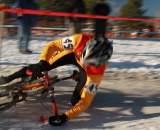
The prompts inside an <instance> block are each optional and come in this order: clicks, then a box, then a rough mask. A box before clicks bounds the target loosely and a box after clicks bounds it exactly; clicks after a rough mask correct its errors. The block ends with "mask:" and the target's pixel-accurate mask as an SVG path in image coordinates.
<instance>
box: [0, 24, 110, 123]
mask: <svg viewBox="0 0 160 130" xmlns="http://www.w3.org/2000/svg"><path fill="white" fill-rule="evenodd" d="M97 26H98V25H97ZM102 31H103V32H104V33H105V31H104V30H102ZM97 33H98V34H97ZM112 53H113V47H112V42H110V41H108V39H107V38H105V35H104V34H103V33H102V34H99V31H96V30H95V36H92V35H90V34H86V33H80V34H75V35H71V36H68V37H64V38H61V39H57V40H54V41H51V42H50V43H48V44H47V46H46V47H45V48H44V50H43V51H42V53H41V55H40V61H39V62H38V63H36V64H31V65H29V66H26V67H23V68H22V69H21V70H19V71H17V72H15V73H13V74H11V75H9V76H6V77H1V78H0V84H5V83H8V82H10V81H12V80H14V79H16V78H19V77H27V76H28V75H27V73H26V72H27V70H30V71H32V78H33V79H36V78H37V77H40V76H41V74H42V72H43V71H49V70H51V69H54V68H56V67H59V66H62V65H67V64H73V65H75V66H77V67H78V68H79V74H78V79H77V81H78V84H77V86H76V87H75V90H74V92H73V95H72V97H71V103H72V105H73V106H72V107H71V108H70V109H69V110H67V111H66V112H64V113H63V114H62V115H58V116H50V117H49V123H50V124H51V125H53V126H60V125H62V124H64V123H65V122H66V121H68V120H70V119H73V118H75V117H77V116H78V115H79V114H80V113H81V112H84V111H85V110H86V109H87V108H88V107H89V106H90V104H91V103H92V101H93V99H94V97H95V95H96V91H97V88H98V86H99V84H100V82H101V81H102V79H103V75H104V72H105V69H106V68H107V67H108V60H109V59H110V58H111V56H112Z"/></svg>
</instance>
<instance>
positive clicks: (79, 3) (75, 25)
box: [67, 0, 86, 33]
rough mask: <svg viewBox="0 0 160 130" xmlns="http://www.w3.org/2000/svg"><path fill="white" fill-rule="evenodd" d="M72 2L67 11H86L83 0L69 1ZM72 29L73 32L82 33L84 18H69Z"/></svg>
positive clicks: (82, 12) (83, 12)
mask: <svg viewBox="0 0 160 130" xmlns="http://www.w3.org/2000/svg"><path fill="white" fill-rule="evenodd" d="M69 2H71V3H72V5H71V6H70V7H68V9H67V12H70V13H81V14H85V13H86V6H85V3H84V1H83V0H71V1H69ZM69 22H70V23H69V24H70V27H69V28H70V29H71V32H74V33H81V30H82V23H83V22H84V19H83V18H73V17H72V18H70V19H69Z"/></svg>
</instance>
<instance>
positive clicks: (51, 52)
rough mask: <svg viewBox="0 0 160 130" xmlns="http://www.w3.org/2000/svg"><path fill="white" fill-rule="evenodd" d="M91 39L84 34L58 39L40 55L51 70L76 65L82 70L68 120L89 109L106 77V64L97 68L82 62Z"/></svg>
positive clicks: (67, 113) (68, 112)
mask: <svg viewBox="0 0 160 130" xmlns="http://www.w3.org/2000/svg"><path fill="white" fill-rule="evenodd" d="M91 39H92V36H91V35H89V34H83V33H82V34H76V35H72V36H70V37H65V38H62V39H57V40H54V41H52V42H50V43H49V44H47V46H46V47H45V48H44V51H42V54H41V55H40V61H47V62H48V63H49V64H50V65H51V67H50V69H54V68H56V67H58V66H62V65H66V64H74V65H76V66H77V67H78V68H79V70H80V73H79V82H78V84H77V86H76V88H75V90H74V92H73V95H72V98H71V103H72V105H73V107H72V108H70V109H69V110H68V111H66V112H65V115H66V116H67V117H68V119H72V118H74V117H76V116H78V115H79V114H80V113H81V112H83V111H85V110H86V109H87V108H88V107H89V105H90V104H91V102H92V100H93V98H94V96H95V95H96V90H97V87H98V85H99V84H100V82H101V80H102V78H103V75H104V71H105V68H106V65H105V64H103V65H100V66H98V67H96V66H91V65H85V64H83V61H81V54H82V52H83V49H84V47H85V46H86V44H87V43H88V41H89V40H91Z"/></svg>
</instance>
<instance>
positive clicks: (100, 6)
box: [93, 0, 111, 38]
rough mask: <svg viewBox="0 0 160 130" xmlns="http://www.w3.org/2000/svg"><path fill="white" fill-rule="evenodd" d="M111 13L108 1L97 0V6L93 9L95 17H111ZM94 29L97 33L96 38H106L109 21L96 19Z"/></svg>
mask: <svg viewBox="0 0 160 130" xmlns="http://www.w3.org/2000/svg"><path fill="white" fill-rule="evenodd" d="M110 12H111V8H110V5H109V4H108V3H106V0H97V4H96V5H95V6H94V7H93V14H95V15H103V16H106V15H109V13H110ZM94 29H95V30H96V31H97V32H96V36H95V37H96V38H99V37H103V38H104V37H105V33H106V29H107V19H95V21H94Z"/></svg>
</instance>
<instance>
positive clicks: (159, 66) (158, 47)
mask: <svg viewBox="0 0 160 130" xmlns="http://www.w3.org/2000/svg"><path fill="white" fill-rule="evenodd" d="M46 44H47V41H42V40H32V41H31V43H30V45H31V46H30V48H31V49H32V50H33V51H34V53H33V54H32V55H22V54H20V53H19V52H18V50H17V47H16V41H15V40H4V41H3V48H2V52H1V59H0V67H1V68H0V69H3V70H4V69H6V68H17V67H20V66H24V65H26V64H29V63H35V62H37V61H38V58H39V54H40V52H41V51H42V48H43V47H44V46H45V45H46ZM109 69H110V70H111V71H146V72H148V71H156V72H159V71H160V41H142V40H137V41H134V40H114V54H113V56H112V59H111V64H110V68H109Z"/></svg>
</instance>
